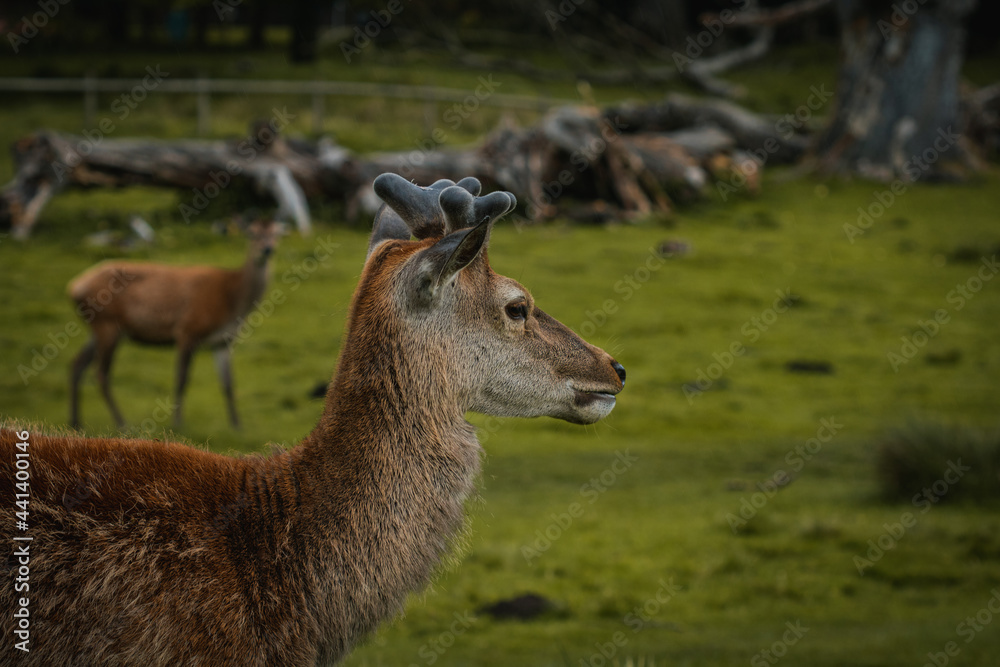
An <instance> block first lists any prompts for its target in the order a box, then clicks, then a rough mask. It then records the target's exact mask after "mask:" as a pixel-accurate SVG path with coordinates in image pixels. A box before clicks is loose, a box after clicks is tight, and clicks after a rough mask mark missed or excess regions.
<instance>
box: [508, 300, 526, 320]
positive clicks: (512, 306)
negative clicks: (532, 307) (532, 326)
mask: <svg viewBox="0 0 1000 667" xmlns="http://www.w3.org/2000/svg"><path fill="white" fill-rule="evenodd" d="M504 310H506V312H507V317H509V318H510V319H512V320H522V321H523V320H526V319H528V304H526V303H525V302H524V301H514V302H511V303H508V304H507V307H506V308H505V309H504Z"/></svg>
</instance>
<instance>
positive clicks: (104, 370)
mask: <svg viewBox="0 0 1000 667" xmlns="http://www.w3.org/2000/svg"><path fill="white" fill-rule="evenodd" d="M94 339H95V341H96V343H97V383H98V384H99V385H100V386H101V394H102V395H103V396H104V401H105V402H106V403H107V404H108V409H109V410H110V411H111V416H112V417H113V418H114V420H115V423H116V424H118V428H121V427H123V426H125V418H124V417H122V413H121V410H119V409H118V406H117V405H116V404H115V399H114V397H113V396H112V395H111V362H112V360H113V359H114V355H115V348H116V347H118V341H119V340H120V339H121V332H119V331H118V327H117V326H115V325H110V326H104V327H101V328H100V329H98V328H96V327H95V329H94Z"/></svg>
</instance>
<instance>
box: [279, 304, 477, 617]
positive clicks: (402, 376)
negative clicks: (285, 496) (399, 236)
mask: <svg viewBox="0 0 1000 667" xmlns="http://www.w3.org/2000/svg"><path fill="white" fill-rule="evenodd" d="M357 310H358V309H357V308H355V312H357ZM352 319H353V318H352ZM401 337H402V336H401V335H400V333H399V332H398V331H394V332H391V335H388V336H383V337H381V338H380V340H381V341H384V342H385V344H383V345H379V344H378V341H372V340H370V339H368V337H366V336H364V335H361V334H360V333H359V332H358V331H357V328H355V330H354V331H349V333H348V337H347V340H346V341H345V344H344V349H343V352H342V353H341V358H340V363H339V367H338V371H337V374H336V376H335V377H334V380H333V383H332V385H331V387H330V389H329V390H328V392H327V399H326V404H325V408H324V413H323V416H322V417H321V419H320V421H319V423H318V425H317V426H316V428H315V429H314V430H313V431H312V433H310V434H309V436H307V437H306V439H305V440H304V441H303V443H302V445H301V446H300V447H299V448H297V449H296V450H294V453H295V454H296V455H297V465H296V473H297V474H298V475H299V476H300V477H301V478H302V480H303V481H302V486H303V488H304V489H307V490H306V491H304V493H303V497H304V503H308V504H309V505H311V506H312V508H313V509H314V512H313V516H312V519H311V521H312V522H313V524H314V525H313V526H311V527H310V528H311V530H310V532H311V533H312V534H314V535H316V536H318V537H317V544H316V546H317V549H316V551H315V552H314V553H316V554H323V553H327V554H332V557H325V558H326V560H325V561H324V562H323V563H322V565H321V566H318V568H317V569H320V570H322V571H323V572H324V574H323V578H325V581H326V583H327V588H326V590H325V596H326V601H327V607H328V608H329V609H330V610H331V613H335V614H340V615H346V617H344V618H339V619H338V618H331V621H330V622H331V623H334V624H340V625H342V626H343V627H344V629H345V630H346V631H347V632H348V635H351V636H353V637H357V636H360V635H362V634H364V633H365V632H368V631H370V630H372V629H373V628H374V627H375V626H376V624H377V623H378V622H379V620H381V619H384V618H385V617H387V616H391V615H394V614H396V613H398V612H399V611H401V609H402V606H403V603H404V601H405V599H406V596H407V594H408V593H410V592H411V591H415V590H418V589H420V588H422V587H423V586H424V585H425V584H426V583H427V581H428V580H429V578H430V577H431V575H432V574H433V572H434V570H435V568H436V567H437V565H438V563H439V561H440V559H441V557H442V555H443V554H444V553H445V552H446V551H447V550H448V548H449V546H450V545H451V542H452V540H453V538H454V537H455V536H456V534H457V533H458V532H459V531H460V529H461V527H462V525H463V515H464V511H463V510H464V507H463V506H464V501H465V499H466V498H467V497H468V496H469V494H470V493H471V491H472V489H473V484H474V480H475V477H476V475H477V474H478V471H479V454H480V448H479V443H478V441H477V440H476V437H475V432H474V429H473V428H472V426H471V425H470V424H469V423H468V422H467V421H466V420H465V417H464V411H463V409H462V408H461V403H460V401H459V400H458V398H457V397H456V396H455V391H454V389H453V388H452V387H450V386H449V383H448V381H447V379H448V378H449V377H452V375H451V374H452V373H453V372H454V369H451V368H449V367H448V357H447V354H446V353H445V352H446V351H441V350H435V351H434V353H428V352H427V351H426V350H421V349H420V348H419V347H418V346H416V345H413V346H409V345H406V344H405V343H403V344H400V343H395V341H399V340H400V338H401ZM390 341H393V342H390ZM415 350H416V351H415ZM306 498H308V500H306Z"/></svg>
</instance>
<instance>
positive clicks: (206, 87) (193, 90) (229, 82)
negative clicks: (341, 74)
mask: <svg viewBox="0 0 1000 667" xmlns="http://www.w3.org/2000/svg"><path fill="white" fill-rule="evenodd" d="M147 78H148V77H147ZM147 88H148V83H147V84H144V80H143V79H102V78H97V77H93V76H83V77H79V78H70V77H63V78H44V79H43V78H28V77H0V91H5V92H21V93H80V94H82V96H83V117H84V125H86V126H90V125H93V123H94V120H95V118H96V117H97V107H98V95H99V94H100V93H127V92H129V91H136V90H145V89H147ZM156 91H157V93H160V92H165V93H178V94H184V95H194V96H195V98H196V109H197V116H198V134H199V135H201V136H206V135H208V134H209V133H210V132H211V127H212V104H211V97H212V96H213V95H226V94H230V95H231V94H239V95H304V96H309V97H311V98H312V111H313V113H312V117H313V130H314V131H315V132H316V133H321V132H322V129H323V114H324V109H325V100H326V98H328V97H381V98H395V99H410V100H418V101H421V102H423V104H424V107H425V114H424V116H425V117H426V118H430V117H431V116H432V115H433V113H432V111H433V107H434V105H436V104H438V103H440V102H457V103H462V102H465V101H466V100H468V99H469V98H470V97H475V96H474V95H472V94H471V93H470V92H469V91H468V90H461V89H456V88H442V87H438V86H413V85H405V84H394V83H370V82H358V81H271V80H260V79H209V78H198V79H164V80H161V81H159V82H157V84H156ZM477 103H478V104H483V105H490V106H495V107H500V108H508V109H524V110H533V111H539V112H543V111H545V110H547V109H549V108H551V107H553V106H558V105H562V104H569V103H571V100H562V99H555V98H549V97H545V96H533V95H511V94H503V93H495V94H491V95H489V96H488V97H486V98H485V99H484V98H478V99H477Z"/></svg>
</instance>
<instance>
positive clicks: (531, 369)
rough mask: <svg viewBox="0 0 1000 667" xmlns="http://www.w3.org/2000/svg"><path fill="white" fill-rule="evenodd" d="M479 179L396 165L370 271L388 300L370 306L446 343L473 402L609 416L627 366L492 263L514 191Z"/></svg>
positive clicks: (453, 371) (507, 409) (517, 411)
mask: <svg viewBox="0 0 1000 667" xmlns="http://www.w3.org/2000/svg"><path fill="white" fill-rule="evenodd" d="M480 188H481V186H480V183H479V181H477V180H476V179H474V178H466V179H463V180H461V181H459V182H458V184H455V183H452V182H451V181H447V180H441V181H438V182H436V183H434V184H433V185H431V186H429V187H426V188H422V187H419V186H416V185H413V184H411V183H410V182H408V181H406V180H405V179H403V178H402V177H400V176H397V175H395V174H383V175H382V176H380V177H379V178H378V179H376V181H375V192H376V193H377V194H378V195H379V196H380V197H381V198H382V200H383V201H384V202H386V205H385V206H383V207H382V209H381V210H380V211H379V213H378V215H377V216H376V220H375V227H374V231H373V232H372V237H371V242H370V244H369V249H368V260H367V263H366V270H365V271H366V278H367V280H368V281H373V282H370V283H369V284H374V283H377V284H378V285H379V288H378V289H376V290H372V292H377V293H378V295H379V303H378V305H375V304H367V305H366V308H365V309H362V310H366V309H369V308H375V309H378V310H382V309H388V311H390V312H392V314H393V315H392V318H391V319H392V320H393V321H394V322H396V323H398V324H397V325H398V326H399V327H401V328H402V329H403V330H404V331H405V332H406V335H407V337H408V338H410V339H411V340H414V341H418V342H423V343H424V347H425V348H434V349H435V350H439V351H440V356H441V357H444V358H447V360H448V370H449V375H450V377H449V381H450V384H451V386H450V389H451V390H452V391H454V392H455V393H456V395H457V397H458V399H459V401H460V403H461V406H462V407H463V408H464V409H466V410H474V411H476V412H482V413H485V414H489V415H494V416H516V417H537V416H550V417H557V418H560V419H565V420H567V421H570V422H575V423H581V424H590V423H593V422H596V421H598V420H599V419H602V418H604V417H606V416H607V415H608V414H609V413H610V412H611V410H612V408H614V405H615V395H616V394H617V393H618V392H619V391H621V389H622V387H623V386H624V382H625V369H624V368H623V367H622V366H621V364H619V363H618V362H617V361H615V360H614V359H612V358H611V356H610V355H608V354H607V353H606V352H604V351H603V350H601V349H600V348H597V347H594V346H593V345H590V344H588V343H586V342H585V341H583V340H582V339H581V338H580V337H579V336H577V335H576V334H575V333H573V332H572V331H571V330H570V329H569V328H568V327H566V326H564V325H563V324H562V323H560V322H558V321H557V320H555V319H554V318H552V317H550V316H549V315H547V314H546V313H545V312H543V311H542V310H540V309H539V308H538V307H537V306H536V305H535V302H534V299H532V297H531V294H530V293H529V292H528V290H527V289H525V288H524V287H523V286H522V285H521V284H519V283H518V282H517V281H515V280H512V279H510V278H507V277H505V276H501V275H498V274H497V273H494V272H493V270H492V269H491V268H490V265H489V261H488V259H487V253H486V247H487V244H488V241H489V235H490V231H491V229H492V226H493V223H494V222H495V221H496V220H497V219H498V218H499V217H500V216H502V215H504V214H506V213H507V212H508V211H510V210H512V209H513V208H514V205H515V203H516V202H515V200H514V196H513V195H511V194H510V193H507V192H494V193H492V194H490V195H487V196H482V197H480V196H477V195H479V192H480ZM411 236H413V237H416V239H417V240H416V241H413V240H411ZM363 280H364V279H363ZM359 315H363V313H359Z"/></svg>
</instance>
